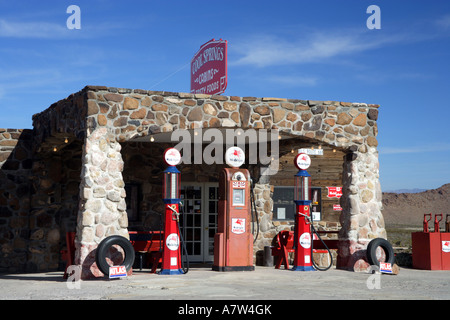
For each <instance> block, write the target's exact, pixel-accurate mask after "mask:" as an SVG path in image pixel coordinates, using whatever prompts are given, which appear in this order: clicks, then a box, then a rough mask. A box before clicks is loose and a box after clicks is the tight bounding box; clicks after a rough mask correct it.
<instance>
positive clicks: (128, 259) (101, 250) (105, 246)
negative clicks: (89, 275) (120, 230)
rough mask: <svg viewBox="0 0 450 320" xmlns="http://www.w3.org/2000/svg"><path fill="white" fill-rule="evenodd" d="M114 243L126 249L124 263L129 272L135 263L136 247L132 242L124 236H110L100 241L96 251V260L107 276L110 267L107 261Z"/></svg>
mask: <svg viewBox="0 0 450 320" xmlns="http://www.w3.org/2000/svg"><path fill="white" fill-rule="evenodd" d="M114 245H118V246H119V247H121V248H122V249H123V251H124V254H125V258H124V260H123V262H122V265H123V266H125V268H126V270H127V272H128V271H129V270H130V269H131V267H132V266H133V263H134V248H133V245H132V244H131V242H130V241H129V240H128V239H127V238H125V237H122V236H117V235H115V236H109V237H107V238H105V239H103V240H102V241H101V242H100V244H99V245H98V247H97V250H96V253H95V262H96V263H97V267H98V268H99V269H100V271H101V272H103V274H104V275H105V276H109V267H110V265H109V264H108V262H107V261H106V257H107V255H108V252H109V249H110V248H111V247H112V246H114Z"/></svg>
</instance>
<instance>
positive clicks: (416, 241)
mask: <svg viewBox="0 0 450 320" xmlns="http://www.w3.org/2000/svg"><path fill="white" fill-rule="evenodd" d="M411 236H412V262H413V268H415V269H424V270H442V255H441V251H442V250H441V233H440V232H413V233H412V234H411Z"/></svg>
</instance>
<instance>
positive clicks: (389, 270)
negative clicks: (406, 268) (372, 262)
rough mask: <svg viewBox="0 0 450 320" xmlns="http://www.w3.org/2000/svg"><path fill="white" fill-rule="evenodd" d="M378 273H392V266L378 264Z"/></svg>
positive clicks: (386, 263) (384, 263) (382, 263)
mask: <svg viewBox="0 0 450 320" xmlns="http://www.w3.org/2000/svg"><path fill="white" fill-rule="evenodd" d="M380 272H382V273H392V265H391V264H390V263H388V262H380Z"/></svg>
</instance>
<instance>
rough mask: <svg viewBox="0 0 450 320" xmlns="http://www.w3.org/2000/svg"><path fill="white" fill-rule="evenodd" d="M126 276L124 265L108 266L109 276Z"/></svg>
mask: <svg viewBox="0 0 450 320" xmlns="http://www.w3.org/2000/svg"><path fill="white" fill-rule="evenodd" d="M126 276H127V269H126V268H125V266H112V267H109V278H110V279H111V278H121V277H126Z"/></svg>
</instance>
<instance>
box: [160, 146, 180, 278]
mask: <svg viewBox="0 0 450 320" xmlns="http://www.w3.org/2000/svg"><path fill="white" fill-rule="evenodd" d="M164 161H165V163H166V164H167V165H168V167H167V169H166V170H165V171H164V179H163V201H164V203H165V214H164V237H165V241H164V249H163V256H162V267H161V272H160V274H170V275H172V274H183V273H184V272H183V269H182V267H181V250H180V229H179V224H178V221H179V215H180V211H179V204H180V171H178V169H177V167H176V165H177V164H179V163H180V161H181V154H180V152H179V151H178V150H177V149H175V148H169V149H167V150H166V151H165V152H164Z"/></svg>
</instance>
